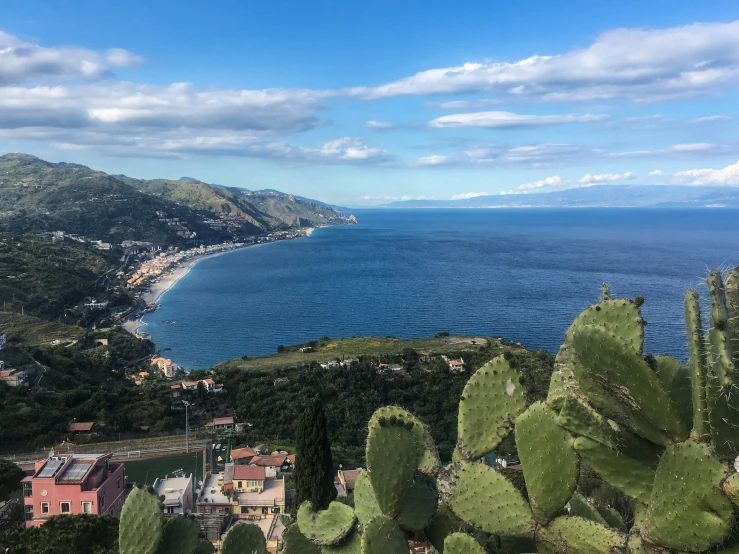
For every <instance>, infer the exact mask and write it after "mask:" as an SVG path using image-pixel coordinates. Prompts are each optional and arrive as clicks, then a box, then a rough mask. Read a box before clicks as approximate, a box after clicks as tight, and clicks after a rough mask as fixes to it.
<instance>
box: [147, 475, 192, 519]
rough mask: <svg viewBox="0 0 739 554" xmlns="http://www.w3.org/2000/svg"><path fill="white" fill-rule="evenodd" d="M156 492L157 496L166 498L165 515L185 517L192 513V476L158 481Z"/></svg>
mask: <svg viewBox="0 0 739 554" xmlns="http://www.w3.org/2000/svg"><path fill="white" fill-rule="evenodd" d="M154 490H155V491H156V493H157V496H159V497H162V496H163V497H164V501H163V504H164V513H165V514H183V515H184V514H189V513H190V512H192V509H193V502H192V475H190V476H189V477H169V478H166V479H156V480H155V481H154Z"/></svg>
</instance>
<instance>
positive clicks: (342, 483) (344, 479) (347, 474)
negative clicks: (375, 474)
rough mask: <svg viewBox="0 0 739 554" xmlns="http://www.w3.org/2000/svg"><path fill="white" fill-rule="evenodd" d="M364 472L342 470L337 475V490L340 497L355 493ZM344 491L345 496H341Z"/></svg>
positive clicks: (359, 469) (359, 470)
mask: <svg viewBox="0 0 739 554" xmlns="http://www.w3.org/2000/svg"><path fill="white" fill-rule="evenodd" d="M361 472H362V468H361V467H358V468H357V469H340V470H339V472H338V473H337V475H336V478H337V481H338V486H337V487H336V489H337V490H338V492H339V496H346V495H347V494H349V493H350V492H354V487H355V485H356V483H357V477H359V474H360V473H361ZM342 491H343V493H344V494H343V495H342V494H341V493H342Z"/></svg>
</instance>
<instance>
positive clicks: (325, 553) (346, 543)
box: [301, 527, 362, 554]
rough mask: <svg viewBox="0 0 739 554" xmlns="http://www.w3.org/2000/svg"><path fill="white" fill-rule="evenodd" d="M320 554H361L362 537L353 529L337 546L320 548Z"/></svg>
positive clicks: (357, 530)
mask: <svg viewBox="0 0 739 554" xmlns="http://www.w3.org/2000/svg"><path fill="white" fill-rule="evenodd" d="M301 554H303V553H302V552H301ZM305 554H308V553H307V552H306V553H305ZM321 554H362V535H361V534H360V533H359V529H357V528H356V527H355V528H354V530H353V531H352V532H351V533H350V534H349V536H348V537H346V538H345V539H344V540H343V541H341V542H340V543H338V544H333V545H327V546H322V547H321Z"/></svg>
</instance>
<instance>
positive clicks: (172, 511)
mask: <svg viewBox="0 0 739 554" xmlns="http://www.w3.org/2000/svg"><path fill="white" fill-rule="evenodd" d="M174 510H175V507H174V506H167V513H168V514H173V513H175V511H174Z"/></svg>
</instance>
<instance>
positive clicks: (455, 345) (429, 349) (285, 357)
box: [216, 335, 488, 369]
mask: <svg viewBox="0 0 739 554" xmlns="http://www.w3.org/2000/svg"><path fill="white" fill-rule="evenodd" d="M487 340H488V338H487V337H472V336H460V335H452V336H441V337H438V336H437V337H427V338H421V339H398V338H395V337H351V338H347V339H322V340H319V341H317V342H318V345H317V347H316V348H315V349H314V351H313V352H300V351H299V350H297V351H295V350H293V349H294V348H295V347H290V349H289V350H288V351H285V352H282V353H279V354H273V355H271V356H259V357H254V358H249V359H247V360H244V359H236V360H231V361H228V362H223V363H222V364H219V365H218V366H216V367H217V368H219V369H226V368H238V369H275V368H277V367H282V366H291V365H298V364H303V363H310V362H319V363H320V362H328V361H331V360H335V359H337V358H338V359H342V358H351V357H358V356H387V355H394V354H399V353H400V352H401V351H402V350H403V349H404V348H413V349H415V350H417V351H418V352H422V353H428V354H438V353H441V352H448V351H450V350H462V349H465V348H470V347H472V346H473V345H475V344H476V345H484V344H486V342H487Z"/></svg>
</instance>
